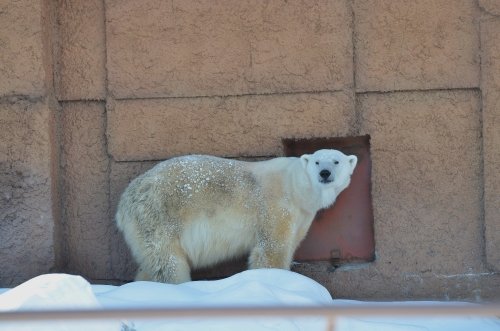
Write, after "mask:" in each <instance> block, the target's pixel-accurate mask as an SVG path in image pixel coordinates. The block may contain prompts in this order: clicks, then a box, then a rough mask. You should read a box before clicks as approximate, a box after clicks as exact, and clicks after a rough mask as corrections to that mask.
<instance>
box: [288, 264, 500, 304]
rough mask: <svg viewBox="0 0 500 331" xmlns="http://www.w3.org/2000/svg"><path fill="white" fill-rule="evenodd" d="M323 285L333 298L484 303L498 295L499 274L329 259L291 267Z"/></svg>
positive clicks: (496, 298) (499, 294)
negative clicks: (334, 263) (337, 263)
mask: <svg viewBox="0 0 500 331" xmlns="http://www.w3.org/2000/svg"><path fill="white" fill-rule="evenodd" d="M293 270H294V271H295V272H299V273H301V274H303V275H306V276H307V277H310V278H312V279H314V280H316V281H317V282H319V283H320V284H322V285H323V286H325V287H326V288H327V289H328V290H329V291H330V293H332V295H333V296H334V297H335V298H336V299H358V300H382V301H394V300H408V299H410V298H411V299H412V300H443V301H448V300H456V301H470V302H479V303H484V302H488V301H496V300H498V297H499V296H500V274H498V273H494V272H478V273H468V272H466V273H459V274H436V273H393V274H390V273H385V272H382V271H380V270H379V268H378V267H377V266H376V263H363V264H350V265H344V266H341V267H339V268H336V269H335V270H334V271H332V267H331V265H330V263H329V262H324V263H303V264H299V265H295V266H294V267H293Z"/></svg>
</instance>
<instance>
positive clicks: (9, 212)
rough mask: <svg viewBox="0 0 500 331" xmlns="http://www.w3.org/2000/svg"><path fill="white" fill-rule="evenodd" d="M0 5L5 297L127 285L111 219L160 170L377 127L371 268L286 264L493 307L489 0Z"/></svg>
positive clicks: (496, 63)
mask: <svg viewBox="0 0 500 331" xmlns="http://www.w3.org/2000/svg"><path fill="white" fill-rule="evenodd" d="M0 6H4V7H5V8H0V9H1V10H0V18H3V17H4V16H5V17H6V18H7V20H4V19H0V24H3V25H5V26H1V27H2V29H0V41H1V42H0V45H5V46H2V47H4V48H6V51H5V52H3V51H2V52H0V60H1V62H0V69H1V70H0V75H7V76H6V77H5V79H3V77H2V76H0V78H2V79H0V92H1V99H0V101H1V102H0V107H1V108H0V109H1V112H0V120H1V121H2V123H1V124H0V127H1V128H2V130H1V131H0V137H1V138H2V139H1V145H0V151H2V154H0V160H1V161H2V163H1V164H2V166H1V168H0V171H1V172H0V176H1V177H0V183H2V187H5V188H6V189H4V188H2V195H1V196H0V199H2V200H1V201H2V205H1V206H0V217H1V218H0V222H1V223H0V227H1V231H0V247H1V250H0V262H2V265H6V266H7V267H5V268H3V269H1V270H0V285H3V286H6V285H7V286H8V285H14V284H17V283H19V282H20V281H22V280H23V279H27V278H29V277H30V276H32V275H34V274H37V273H43V272H48V271H50V270H56V271H65V272H72V273H78V274H81V275H83V276H85V277H87V278H89V279H91V280H93V281H96V282H121V281H124V280H130V279H131V278H132V277H133V273H134V268H135V266H134V264H133V262H132V261H131V258H130V254H129V252H128V249H127V247H126V245H125V244H124V242H123V239H122V238H121V235H120V234H119V233H118V231H117V230H116V227H115V226H114V221H113V215H114V212H115V209H116V204H117V202H118V199H119V196H120V194H121V192H122V191H123V189H124V188H125V187H126V185H127V184H128V182H129V181H130V180H131V179H133V178H134V177H135V176H137V175H139V174H140V173H142V172H144V171H145V170H147V169H149V168H151V167H152V166H153V165H154V164H156V162H158V161H159V160H162V159H166V158H169V157H172V156H175V155H179V154H186V153H208V154H215V155H220V156H229V157H272V156H278V155H281V154H282V153H283V152H282V147H281V139H282V138H290V137H301V138H307V137H329V136H333V137H341V136H354V135H365V134H369V135H370V137H371V156H372V163H373V167H372V199H373V208H374V216H375V220H374V222H375V224H374V228H375V245H376V259H375V261H373V262H370V263H365V264H356V265H345V266H342V267H340V268H338V269H335V270H333V269H332V267H331V265H330V264H329V262H317V263H303V264H299V265H295V266H294V270H295V271H298V272H301V273H303V274H306V275H308V276H310V277H312V278H314V279H316V280H318V281H320V282H321V283H322V284H324V285H325V286H326V287H327V288H328V289H329V290H331V292H332V293H333V295H334V296H336V297H345V298H364V299H424V298H431V299H466V300H488V299H498V298H500V250H499V249H498V248H499V247H500V217H499V216H498V210H500V198H499V197H500V171H499V170H500V152H499V149H498V146H499V144H500V134H499V132H500V126H499V125H500V124H499V121H498V118H500V103H499V100H500V82H499V81H498V77H500V57H499V56H498V55H497V54H500V39H499V38H498V36H500V6H499V5H498V3H497V2H496V1H488V0H482V1H481V0H479V1H476V0H458V1H451V0H438V1H430V0H417V1H409V0H408V1H406V0H403V1H388V0H387V1H385V0H376V1H375V0H324V1H313V2H298V1H281V0H271V1H267V2H261V1H244V2H234V1H228V0H218V1H201V2H200V1H194V0H193V1H190V0H188V1H171V2H165V1H160V0H147V1H141V2H138V1H133V0H120V1H118V0H90V1H77V0H65V1H62V0H59V1H51V0H22V1H18V2H15V3H10V4H5V5H0ZM26 6H32V7H33V8H35V10H31V11H29V10H27V9H26V8H27V7H26ZM36 8H38V11H37V9H36ZM20 18H22V19H20ZM18 21H22V22H23V24H24V25H23V24H14V23H17V22H18ZM4 22H5V23H4ZM9 22H10V23H9ZM17 137H19V139H18V138H17ZM21 166H22V167H24V168H23V169H25V170H22V171H18V170H17V168H19V167H21ZM25 172H29V173H30V176H27V175H25ZM32 172H33V173H36V174H37V177H36V178H35V177H34V175H31V173H32ZM3 183H5V185H4V184H3ZM33 187H35V188H36V189H32V188H33ZM3 191H5V192H3ZM4 202H5V203H4ZM40 229H45V230H46V231H45V232H44V231H40ZM37 231H38V232H37ZM30 239H31V240H30ZM27 242H29V244H28V243H27ZM25 256H29V258H30V259H31V260H30V261H32V263H29V267H28V265H24V263H22V264H19V263H9V262H10V261H14V260H16V261H19V260H20V259H21V258H22V257H25Z"/></svg>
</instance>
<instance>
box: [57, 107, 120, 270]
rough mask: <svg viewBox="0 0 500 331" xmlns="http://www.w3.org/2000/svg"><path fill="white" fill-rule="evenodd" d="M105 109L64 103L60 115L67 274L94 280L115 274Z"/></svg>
mask: <svg viewBox="0 0 500 331" xmlns="http://www.w3.org/2000/svg"><path fill="white" fill-rule="evenodd" d="M104 135H105V107H104V104H103V103H98V102H75V103H64V104H63V107H62V115H61V143H62V151H61V174H62V191H61V196H62V206H63V207H62V208H63V219H64V223H63V235H62V238H60V239H59V240H62V241H64V243H65V245H64V246H65V247H64V248H65V250H64V254H65V260H66V266H65V268H66V269H67V271H68V272H76V273H79V274H81V275H83V276H86V277H89V278H92V279H103V278H106V277H108V276H109V273H110V271H109V270H110V259H109V254H110V249H109V236H110V234H111V233H112V232H113V227H114V224H112V222H111V217H110V215H109V204H108V197H109V193H108V188H109V185H108V172H109V161H108V155H107V153H106V148H105V144H104V143H105V139H104Z"/></svg>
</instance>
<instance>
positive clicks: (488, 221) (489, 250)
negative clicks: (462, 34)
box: [481, 5, 500, 271]
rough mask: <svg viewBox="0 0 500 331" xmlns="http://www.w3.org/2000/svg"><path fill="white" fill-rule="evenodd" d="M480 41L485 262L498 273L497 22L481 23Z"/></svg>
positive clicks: (499, 104) (499, 35) (499, 111)
mask: <svg viewBox="0 0 500 331" xmlns="http://www.w3.org/2000/svg"><path fill="white" fill-rule="evenodd" d="M499 6H500V5H499ZM481 40H482V43H483V45H482V46H483V56H482V58H481V60H482V61H481V64H482V68H481V69H482V70H481V72H482V77H481V90H482V93H483V148H484V209H485V210H484V213H485V215H484V218H485V238H486V260H487V262H488V265H489V266H490V267H492V268H494V269H496V270H497V271H500V212H499V211H500V128H499V126H500V18H498V19H495V20H490V21H486V22H482V24H481Z"/></svg>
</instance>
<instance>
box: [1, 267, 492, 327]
mask: <svg viewBox="0 0 500 331" xmlns="http://www.w3.org/2000/svg"><path fill="white" fill-rule="evenodd" d="M438 303H439V304H443V303H442V302H427V303H426V304H428V305H435V304H438ZM359 304H363V302H361V301H352V300H332V298H331V296H330V294H329V293H328V291H327V290H326V289H325V288H324V287H323V286H321V285H320V284H318V283H317V282H315V281H313V280H312V279H309V278H307V277H304V276H302V275H299V274H296V273H293V272H290V271H285V270H277V269H261V270H249V271H245V272H242V273H240V274H237V275H234V276H232V277H229V278H226V279H222V280H217V281H196V282H189V283H185V284H181V285H170V284H161V283H154V282H133V283H129V284H126V285H122V286H108V285H90V284H88V283H87V282H86V281H85V280H83V279H82V278H81V277H78V276H70V275H44V276H40V277H36V278H34V279H32V280H30V281H28V282H26V283H24V284H22V285H20V286H18V287H16V288H14V289H12V290H9V291H7V292H5V293H3V294H2V291H1V290H0V311H1V310H19V309H49V308H65V309H71V308H99V307H103V308H134V307H135V308H137V307H140V308H144V307H217V306H219V307H228V306H229V307H235V306H243V307H247V306H279V307H282V306H326V305H328V306H330V305H333V306H335V305H342V306H345V305H353V306H355V305H359ZM378 304H379V305H385V304H391V303H378ZM392 304H394V303H392ZM398 304H400V305H412V304H422V302H418V303H417V302H403V303H398ZM447 304H465V303H447ZM121 326H122V327H123V328H122V330H136V331H153V330H155V331H156V330H186V331H194V330H217V331H219V330H221V331H223V330H231V331H234V330H237V331H246V330H248V331H250V330H251V331H255V330H279V331H281V330H286V331H288V330H311V331H312V330H326V327H327V322H326V320H325V319H324V318H320V317H318V318H314V317H308V318H304V317H297V318H278V317H277V318H251V319H250V318H246V319H237V318H234V319H208V318H196V319H189V320H184V319H179V320H150V321H142V320H136V321H131V322H127V323H125V324H122V325H121ZM117 327H118V329H119V327H120V323H108V324H103V322H99V323H94V324H88V323H86V324H75V322H71V323H70V324H69V323H68V322H57V323H56V322H51V324H50V327H49V325H46V324H41V323H37V325H36V327H34V325H30V326H27V327H25V328H21V329H20V328H16V329H14V328H13V325H11V324H9V325H5V324H2V323H0V330H16V331H17V330H37V331H38V330H44V331H45V330H57V331H60V330H91V331H93V330H96V331H97V330H98V331H101V330H117ZM335 330H342V331H347V330H349V331H368V330H370V331H373V330H375V331H393V330H398V331H413V330H428V331H438V330H439V331H440V330H452V331H462V330H464V331H465V330H467V331H468V330H482V331H483V330H484V331H498V330H500V320H499V319H495V318H478V317H476V318H474V317H467V316H464V317H460V318H435V317H432V318H429V317H425V318H401V317H399V318H390V317H366V318H340V319H339V320H338V324H337V325H336V329H335Z"/></svg>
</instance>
